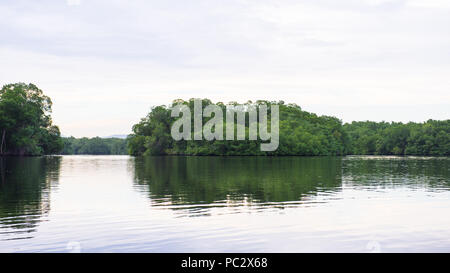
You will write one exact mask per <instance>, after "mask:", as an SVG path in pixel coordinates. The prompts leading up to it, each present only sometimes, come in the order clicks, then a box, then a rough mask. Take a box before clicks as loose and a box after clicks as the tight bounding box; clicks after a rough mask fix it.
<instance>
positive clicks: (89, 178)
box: [0, 156, 450, 252]
mask: <svg viewBox="0 0 450 273" xmlns="http://www.w3.org/2000/svg"><path fill="white" fill-rule="evenodd" d="M0 173H1V181H0V251H1V252H398V251H402V252H404V251H406V252H450V158H425V157H343V158H341V157H329V158H327V157H314V158H310V157H281V158H280V157H147V158H133V157H127V156H63V157H40V158H2V159H1V160H0Z"/></svg>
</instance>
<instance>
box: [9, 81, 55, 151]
mask: <svg viewBox="0 0 450 273" xmlns="http://www.w3.org/2000/svg"><path fill="white" fill-rule="evenodd" d="M51 112H52V101H51V99H50V98H49V97H47V96H45V95H44V93H43V92H42V90H41V89H39V88H38V87H37V86H36V85H34V84H24V83H15V84H7V85H4V86H3V87H2V89H1V90H0V155H44V154H54V153H58V152H59V151H60V150H61V149H62V147H63V143H62V140H61V137H60V131H59V128H58V126H55V125H53V124H52V118H51V115H50V114H51Z"/></svg>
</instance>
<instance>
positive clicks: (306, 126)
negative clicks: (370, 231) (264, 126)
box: [128, 99, 450, 156]
mask: <svg viewBox="0 0 450 273" xmlns="http://www.w3.org/2000/svg"><path fill="white" fill-rule="evenodd" d="M211 103H212V102H211V101H210V100H208V99H204V100H203V107H205V106H206V105H209V104H211ZM175 104H184V105H186V106H188V107H189V109H190V110H191V113H193V112H194V100H193V99H190V100H189V101H183V100H175V101H174V102H173V103H172V104H171V105H168V106H164V105H161V106H157V107H154V108H153V109H152V110H151V112H150V113H149V114H148V115H147V116H146V117H144V118H143V119H142V120H141V121H140V122H139V123H138V124H136V125H134V126H133V134H131V135H130V136H129V137H128V151H129V153H130V154H131V155H165V154H168V155H315V156H317V155H356V154H358V155H433V156H448V155H450V120H444V121H436V120H429V121H427V122H425V123H414V122H410V123H407V124H403V123H398V122H392V123H388V122H371V121H365V122H352V123H350V124H343V123H342V121H341V120H339V119H338V118H335V117H330V116H318V115H316V114H314V113H309V112H306V111H303V110H302V109H301V108H300V107H299V106H298V105H295V104H285V103H284V102H283V101H279V102H268V101H257V102H255V103H253V102H251V101H249V102H247V103H245V104H243V105H244V107H249V106H259V105H262V104H278V105H279V111H280V123H279V126H280V127H279V128H280V129H279V132H280V133H279V134H280V136H279V140H280V144H279V147H278V149H277V150H276V151H273V152H263V151H260V144H261V143H262V142H261V141H260V140H258V141H249V140H248V123H247V124H246V128H245V129H246V134H247V135H246V139H247V140H244V141H237V140H234V141H227V140H213V141H207V140H196V141H186V140H180V141H175V140H173V138H172V137H171V127H172V124H173V123H174V122H175V120H176V119H177V118H172V117H171V115H170V113H171V111H170V108H171V107H172V106H174V105H175ZM215 105H217V106H219V107H220V108H221V109H222V111H223V116H224V117H225V113H226V112H225V111H226V105H225V104H223V103H221V102H218V103H216V104H215ZM228 105H237V103H236V102H231V103H229V104H228ZM269 109H270V108H269ZM269 113H270V112H269ZM268 116H269V117H270V114H268ZM209 119H210V118H203V124H205V122H207V121H208V120H209ZM246 120H248V114H247V117H246ZM235 121H236V120H235ZM192 122H193V121H192ZM235 124H236V122H235ZM269 124H270V122H269ZM191 128H194V126H193V124H192V126H191ZM223 128H224V130H225V128H226V124H225V122H224V125H223Z"/></svg>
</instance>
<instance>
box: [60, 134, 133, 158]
mask: <svg viewBox="0 0 450 273" xmlns="http://www.w3.org/2000/svg"><path fill="white" fill-rule="evenodd" d="M63 142H64V149H63V151H62V154H63V155H126V154H128V153H127V141H126V139H120V138H100V137H93V138H86V137H83V138H74V137H67V138H66V137H65V138H63Z"/></svg>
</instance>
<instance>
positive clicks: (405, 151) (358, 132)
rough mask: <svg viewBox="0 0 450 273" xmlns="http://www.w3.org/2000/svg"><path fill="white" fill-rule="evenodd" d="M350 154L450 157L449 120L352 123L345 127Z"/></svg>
mask: <svg viewBox="0 0 450 273" xmlns="http://www.w3.org/2000/svg"><path fill="white" fill-rule="evenodd" d="M344 129H345V132H346V133H347V135H348V137H349V140H350V145H349V147H348V152H347V153H348V154H363V155H430V156H448V155H450V120H443V121H437V120H428V121H427V122H425V123H414V122H409V123H406V124H404V123H401V122H392V123H388V122H372V121H364V122H356V121H354V122H352V123H350V124H345V125H344Z"/></svg>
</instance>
